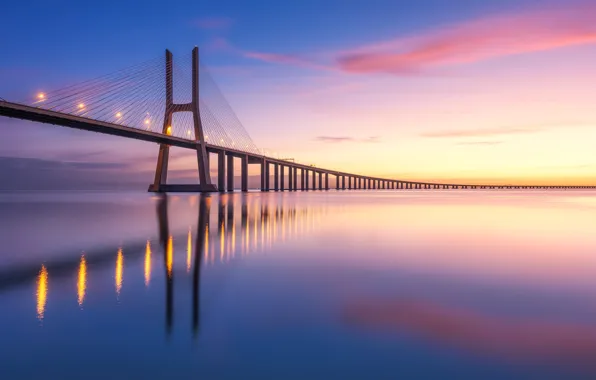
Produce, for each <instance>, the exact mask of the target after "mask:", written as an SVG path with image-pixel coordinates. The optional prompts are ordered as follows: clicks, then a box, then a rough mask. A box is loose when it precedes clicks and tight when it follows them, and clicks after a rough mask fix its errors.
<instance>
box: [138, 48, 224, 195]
mask: <svg viewBox="0 0 596 380" xmlns="http://www.w3.org/2000/svg"><path fill="white" fill-rule="evenodd" d="M172 64H173V58H172V53H171V52H170V51H169V50H166V109H165V116H164V120H163V129H162V133H163V134H165V135H171V134H172V119H173V115H174V113H176V112H192V115H193V122H194V132H195V141H196V143H197V148H196V149H197V161H198V166H199V185H198V186H197V185H188V186H186V185H173V186H174V187H175V188H176V190H180V189H181V188H186V189H188V190H192V191H216V190H217V189H216V188H215V186H214V185H212V184H211V177H210V175H209V160H208V156H207V147H206V146H205V136H204V134H203V124H202V123H201V114H200V110H199V48H198V47H195V48H194V49H193V51H192V100H191V102H190V103H184V104H174V86H173V68H172ZM169 158H170V146H169V145H166V144H160V146H159V155H158V157H157V167H156V169H155V179H154V181H153V184H152V185H151V186H149V191H153V192H164V191H167V190H168V185H167V179H168V161H169Z"/></svg>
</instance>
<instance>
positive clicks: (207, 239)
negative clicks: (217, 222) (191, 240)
mask: <svg viewBox="0 0 596 380" xmlns="http://www.w3.org/2000/svg"><path fill="white" fill-rule="evenodd" d="M208 257H209V224H207V225H206V226H205V262H206V261H207V258H208Z"/></svg>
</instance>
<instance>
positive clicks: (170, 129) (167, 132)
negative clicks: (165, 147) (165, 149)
mask: <svg viewBox="0 0 596 380" xmlns="http://www.w3.org/2000/svg"><path fill="white" fill-rule="evenodd" d="M166 135H168V136H171V135H172V127H171V126H170V127H168V128H167V129H166Z"/></svg>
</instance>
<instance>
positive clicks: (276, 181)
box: [273, 163, 279, 191]
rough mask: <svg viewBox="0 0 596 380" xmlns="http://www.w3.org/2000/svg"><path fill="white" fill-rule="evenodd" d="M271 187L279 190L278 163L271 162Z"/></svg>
mask: <svg viewBox="0 0 596 380" xmlns="http://www.w3.org/2000/svg"><path fill="white" fill-rule="evenodd" d="M273 187H274V188H275V191H279V164H277V163H276V164H273Z"/></svg>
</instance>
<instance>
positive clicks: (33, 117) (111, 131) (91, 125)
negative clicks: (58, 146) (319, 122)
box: [0, 100, 596, 189]
mask: <svg viewBox="0 0 596 380" xmlns="http://www.w3.org/2000/svg"><path fill="white" fill-rule="evenodd" d="M0 116H7V117H12V118H18V119H21V120H29V121H35V122H40V123H45V124H54V125H59V126H63V127H69V128H75V129H80V130H86V131H91V132H97V133H103V134H108V135H113V136H120V137H126V138H131V139H135V140H141V141H147V142H152V143H156V144H166V145H170V146H176V147H180V148H185V149H193V150H197V149H199V148H200V145H201V143H200V142H196V141H192V140H188V139H183V138H179V137H174V136H169V135H166V134H163V133H158V132H152V131H147V130H143V129H137V128H133V127H127V126H123V125H119V124H114V123H108V122H103V121H98V120H94V119H89V118H86V117H82V116H76V115H70V114H65V113H62V112H56V111H52V110H47V109H43V108H37V107H32V106H27V105H23V104H18V103H12V102H7V101H1V100H0ZM205 147H206V149H207V151H208V152H210V153H221V152H224V153H226V154H227V155H232V156H236V157H246V158H247V159H248V162H249V163H262V162H268V163H271V164H277V165H284V166H289V167H292V168H296V169H302V170H308V171H316V172H319V173H325V174H330V175H333V176H336V177H342V176H343V177H348V178H353V179H358V178H360V179H366V180H371V181H387V182H391V183H394V184H395V183H400V184H402V185H405V187H400V188H410V187H407V186H415V187H414V188H420V187H418V186H421V187H422V188H424V187H426V188H462V189H573V188H575V189H593V188H596V187H595V186H513V185H469V184H457V183H431V182H417V181H402V180H395V179H387V178H379V177H370V176H364V175H359V174H353V173H347V172H340V171H336V170H329V169H324V168H319V167H314V166H312V165H305V164H300V163H296V162H290V161H286V160H282V159H277V158H273V157H267V156H262V155H256V154H254V153H248V152H244V151H242V150H236V149H230V148H227V147H220V146H217V145H212V144H206V146H205ZM295 185H296V184H295ZM342 187H343V186H342Z"/></svg>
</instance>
